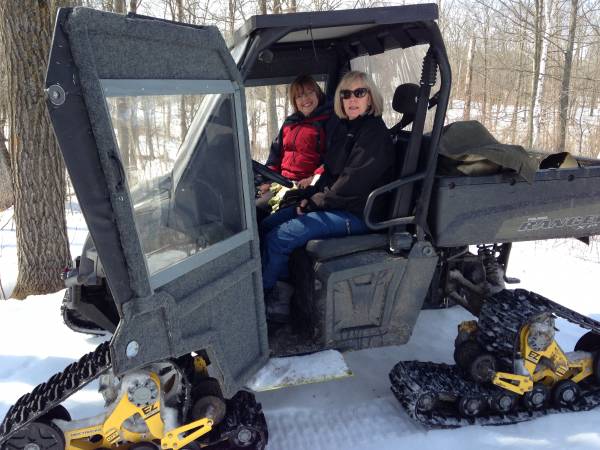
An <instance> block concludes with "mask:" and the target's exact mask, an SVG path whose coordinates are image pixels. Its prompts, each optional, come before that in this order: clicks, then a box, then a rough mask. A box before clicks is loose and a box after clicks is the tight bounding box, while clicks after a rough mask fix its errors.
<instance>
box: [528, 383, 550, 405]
mask: <svg viewBox="0 0 600 450" xmlns="http://www.w3.org/2000/svg"><path fill="white" fill-rule="evenodd" d="M549 398H550V389H548V387H546V386H545V385H543V384H535V385H534V386H533V389H531V391H529V392H526V393H525V394H523V398H522V401H523V406H525V408H526V409H528V410H531V411H535V410H538V409H542V408H544V407H545V406H546V405H547V404H548V399H549Z"/></svg>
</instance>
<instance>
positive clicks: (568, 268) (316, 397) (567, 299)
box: [0, 207, 600, 450]
mask: <svg viewBox="0 0 600 450" xmlns="http://www.w3.org/2000/svg"><path fill="white" fill-rule="evenodd" d="M11 214H12V212H11V211H8V212H5V213H3V214H0V226H2V225H4V224H5V223H7V222H10V217H11ZM67 214H68V231H69V236H70V242H71V251H72V253H73V255H77V254H78V253H79V251H80V250H81V246H82V245H83V241H84V239H85V234H86V231H85V223H84V221H83V218H82V217H81V214H80V213H79V211H78V209H77V208H76V207H75V208H71V209H70V210H69V208H68V209H67ZM11 230H12V231H11ZM15 247H16V245H15V238H14V227H13V226H12V225H11V224H10V223H9V224H8V225H7V226H5V227H4V228H2V229H0V276H1V278H0V281H1V282H2V286H3V288H4V290H5V292H8V291H9V290H10V289H12V286H14V282H15V279H16V250H15ZM598 253H599V249H598V246H597V245H596V243H595V242H593V243H592V245H591V246H590V247H586V246H585V245H584V244H581V243H579V242H578V241H575V240H568V241H546V242H529V243H521V244H515V246H514V249H513V254H512V257H511V262H510V266H509V275H510V276H513V277H519V278H521V279H522V280H523V283H522V284H521V285H518V286H516V287H523V288H526V289H531V290H533V291H536V292H538V293H540V294H542V295H545V296H547V297H549V298H551V299H553V300H555V301H557V302H559V303H561V304H563V305H565V306H567V307H569V308H572V309H574V310H576V311H579V312H581V313H583V314H586V315H590V316H591V317H594V318H597V319H598V318H600V304H599V302H598V301H597V297H598V296H597V294H596V292H595V289H594V288H595V287H596V285H597V280H598V279H600V264H599V263H598V261H599V260H600V258H599V255H598ZM62 296H63V292H58V293H55V294H50V295H45V296H32V297H29V298H28V299H27V300H25V301H22V302H19V301H15V300H8V301H0V417H3V416H4V414H5V413H6V411H7V410H8V408H9V407H10V405H11V404H12V403H13V402H15V401H16V400H17V399H18V397H19V396H21V395H22V394H23V393H25V392H28V391H29V390H31V389H32V388H33V387H34V386H35V385H36V384H38V383H40V382H42V381H45V380H46V379H47V378H48V377H49V376H50V375H52V374H53V373H55V372H56V371H59V370H62V369H63V368H64V367H65V366H66V365H67V364H69V363H70V362H72V361H73V360H75V359H77V358H79V357H80V356H81V355H82V354H83V353H85V352H88V351H91V350H93V349H94V348H95V347H96V346H97V345H98V344H99V343H100V342H101V341H102V340H103V339H106V338H101V337H89V336H85V335H83V334H78V333H74V332H72V331H71V330H69V329H68V328H67V327H66V326H65V325H64V324H63V323H62V319H61V317H60V302H61V299H62ZM470 318H472V317H471V316H470V314H469V313H468V312H466V311H464V310H463V309H461V308H459V307H453V308H449V309H443V310H429V311H423V312H422V313H421V314H420V316H419V319H418V320H417V324H416V326H415V329H414V332H413V336H412V338H411V340H410V342H409V343H408V344H406V345H404V346H399V347H386V348H377V349H369V350H363V351H358V352H350V353H346V354H345V355H344V357H345V361H346V363H347V365H348V368H349V369H350V371H351V372H352V374H353V376H351V377H346V378H343V379H340V380H335V381H328V382H323V383H317V384H308V385H301V386H294V387H288V388H285V389H280V390H276V391H268V392H261V393H258V394H257V398H258V400H259V401H260V402H261V403H262V405H263V409H264V411H265V414H266V417H267V422H268V425H269V435H270V440H269V446H268V449H271V450H302V449H310V450H332V449H345V450H352V449H360V450H375V449H377V450H381V449H400V448H407V449H412V448H420V449H438V448H444V449H451V450H452V449H457V450H458V449H460V450H469V449H472V450H480V449H482V448H485V449H521V448H532V449H536V448H543V449H563V448H569V449H600V432H599V431H598V427H597V424H598V423H599V422H600V409H599V410H596V411H589V412H581V413H567V414H561V415H552V416H546V417H542V418H539V419H536V420H534V421H530V422H525V423H521V424H516V425H508V426H502V427H480V426H469V427H464V428H461V429H456V430H427V429H426V428H424V427H422V426H421V425H419V424H417V423H415V422H414V421H412V420H411V419H410V418H409V417H408V416H407V415H406V414H405V413H404V411H403V410H402V408H401V407H400V406H399V404H398V403H397V401H396V399H395V398H394V396H393V395H392V393H391V391H390V389H389V382H388V373H389V371H390V370H391V368H392V367H393V366H394V364H395V363H396V362H397V361H399V360H413V359H418V360H430V361H435V362H446V363H451V362H452V351H453V341H454V337H455V335H456V326H457V325H458V323H460V322H461V321H462V320H468V319H470ZM557 326H558V328H559V329H560V332H559V333H558V334H557V338H558V341H559V344H560V345H561V346H562V347H563V348H564V349H565V350H571V349H572V348H573V346H574V345H575V342H577V339H578V338H579V336H581V334H582V333H583V331H582V330H581V329H579V328H578V327H576V326H574V325H572V324H570V323H567V322H564V321H559V322H558V323H557ZM333 353H335V352H333ZM322 358H323V355H317V356H313V357H308V358H306V357H300V358H299V360H298V361H299V362H300V365H305V366H306V367H305V370H306V371H307V373H312V374H314V373H315V372H316V371H317V372H318V371H319V370H321V369H322V367H321V365H322V364H323V362H322V361H323V360H322ZM338 362H339V361H338ZM296 367H298V365H297V364H296ZM95 389H96V386H95V385H94V384H92V385H90V386H88V387H86V388H85V389H83V390H82V391H81V392H79V393H78V394H76V395H74V396H73V397H72V398H70V399H69V400H68V401H67V402H66V404H65V406H66V407H67V409H69V411H70V412H71V414H72V415H73V416H74V417H75V418H84V417H89V416H92V415H95V414H98V413H99V412H101V411H102V405H103V402H102V398H101V396H100V395H99V394H98V393H97V392H95Z"/></svg>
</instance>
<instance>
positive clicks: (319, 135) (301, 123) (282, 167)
mask: <svg viewBox="0 0 600 450" xmlns="http://www.w3.org/2000/svg"><path fill="white" fill-rule="evenodd" d="M330 115H331V106H330V105H322V106H319V107H317V109H316V110H315V111H314V112H313V113H312V114H311V115H310V116H308V117H305V116H304V115H303V114H302V113H300V112H297V113H295V114H292V115H291V116H289V117H288V118H287V119H285V122H283V125H282V127H281V130H279V134H278V135H277V137H276V138H275V140H274V141H273V144H272V145H271V151H270V152H269V158H268V159H267V166H268V167H269V168H270V169H273V170H274V171H276V172H279V173H281V175H283V176H284V177H286V178H288V179H290V180H292V181H299V180H302V179H303V178H307V177H309V176H312V175H314V174H315V173H321V172H322V170H323V169H322V168H321V165H322V163H323V155H324V154H325V149H326V138H325V123H326V122H327V120H328V119H329V116H330Z"/></svg>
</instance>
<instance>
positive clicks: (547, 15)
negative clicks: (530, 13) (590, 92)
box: [530, 0, 555, 147]
mask: <svg viewBox="0 0 600 450" xmlns="http://www.w3.org/2000/svg"><path fill="white" fill-rule="evenodd" d="M554 6H555V2H554V0H546V5H545V12H544V21H543V25H542V32H541V34H542V47H541V50H540V67H539V74H538V81H537V84H538V88H537V91H536V94H537V95H536V96H535V99H534V102H533V105H534V106H533V112H532V116H533V118H534V121H533V132H532V134H533V143H532V145H535V146H536V147H539V146H540V133H541V131H542V130H541V128H542V127H543V126H544V123H545V122H546V118H547V114H546V112H545V111H544V110H543V107H542V101H543V98H544V94H546V85H547V83H546V81H547V80H548V74H547V73H546V71H547V66H548V56H549V55H548V49H549V44H550V34H551V33H552V23H553V21H554ZM530 147H531V146H530Z"/></svg>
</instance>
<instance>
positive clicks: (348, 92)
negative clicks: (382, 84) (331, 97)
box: [340, 87, 369, 100]
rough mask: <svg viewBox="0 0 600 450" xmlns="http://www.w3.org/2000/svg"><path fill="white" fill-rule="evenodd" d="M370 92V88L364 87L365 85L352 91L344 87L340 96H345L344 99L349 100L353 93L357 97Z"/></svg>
mask: <svg viewBox="0 0 600 450" xmlns="http://www.w3.org/2000/svg"><path fill="white" fill-rule="evenodd" d="M368 93H369V89H368V88H364V87H362V88H358V89H354V90H353V91H351V90H350V89H342V90H341V91H340V98H343V99H344V100H348V99H349V98H350V97H352V96H353V95H354V96H355V97H356V98H363V97H364V96H365V95H367V94H368Z"/></svg>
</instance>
